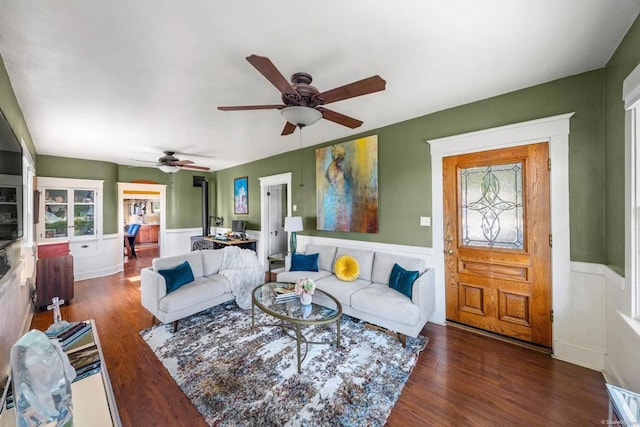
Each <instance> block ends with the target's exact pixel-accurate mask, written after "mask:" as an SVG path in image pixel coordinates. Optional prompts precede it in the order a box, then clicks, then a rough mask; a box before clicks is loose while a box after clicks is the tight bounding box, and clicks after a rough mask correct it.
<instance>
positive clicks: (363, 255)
mask: <svg viewBox="0 0 640 427" xmlns="http://www.w3.org/2000/svg"><path fill="white" fill-rule="evenodd" d="M342 255H351V256H352V257H354V258H355V259H356V260H357V261H358V265H359V266H360V274H359V275H358V278H360V279H364V280H369V281H371V268H372V267H373V255H374V252H373V251H368V250H366V249H353V248H343V247H339V248H338V250H337V251H336V257H340V256H342ZM333 272H334V273H335V270H333Z"/></svg>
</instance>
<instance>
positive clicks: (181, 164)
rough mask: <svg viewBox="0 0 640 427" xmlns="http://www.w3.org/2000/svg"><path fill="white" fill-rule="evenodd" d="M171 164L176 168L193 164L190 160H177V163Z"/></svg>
mask: <svg viewBox="0 0 640 427" xmlns="http://www.w3.org/2000/svg"><path fill="white" fill-rule="evenodd" d="M173 164H174V165H176V166H186V165H192V164H193V162H192V161H191V160H178V161H177V162H173Z"/></svg>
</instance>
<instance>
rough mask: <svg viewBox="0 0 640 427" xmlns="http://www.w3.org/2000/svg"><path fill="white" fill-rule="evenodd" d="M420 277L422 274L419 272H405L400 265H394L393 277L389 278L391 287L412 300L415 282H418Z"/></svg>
mask: <svg viewBox="0 0 640 427" xmlns="http://www.w3.org/2000/svg"><path fill="white" fill-rule="evenodd" d="M419 275H420V273H419V272H418V271H417V270H405V269H404V268H402V267H401V266H399V265H398V264H393V268H392V269H391V275H390V276H389V287H390V288H391V289H394V290H396V291H398V292H400V293H401V294H403V295H406V296H407V297H409V299H411V294H412V292H413V282H415V281H416V279H417V278H418V276H419Z"/></svg>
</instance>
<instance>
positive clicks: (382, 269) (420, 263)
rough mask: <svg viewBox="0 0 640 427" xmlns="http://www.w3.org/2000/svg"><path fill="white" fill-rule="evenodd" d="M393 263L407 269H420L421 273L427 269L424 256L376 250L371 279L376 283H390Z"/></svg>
mask: <svg viewBox="0 0 640 427" xmlns="http://www.w3.org/2000/svg"><path fill="white" fill-rule="evenodd" d="M393 264H398V265H400V266H402V267H403V268H405V269H407V270H418V271H419V272H420V274H422V273H424V272H425V271H426V269H427V266H426V263H425V260H424V259H422V258H415V257H408V256H402V255H394V254H388V253H384V252H376V256H375V257H374V259H373V273H372V275H371V281H372V282H374V283H389V276H391V269H392V268H393Z"/></svg>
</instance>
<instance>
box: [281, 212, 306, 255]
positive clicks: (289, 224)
mask: <svg viewBox="0 0 640 427" xmlns="http://www.w3.org/2000/svg"><path fill="white" fill-rule="evenodd" d="M302 230H304V229H303V228H302V217H301V216H288V217H285V219H284V231H288V232H290V233H291V242H290V243H291V253H292V254H294V253H296V245H297V242H296V231H302Z"/></svg>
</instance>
